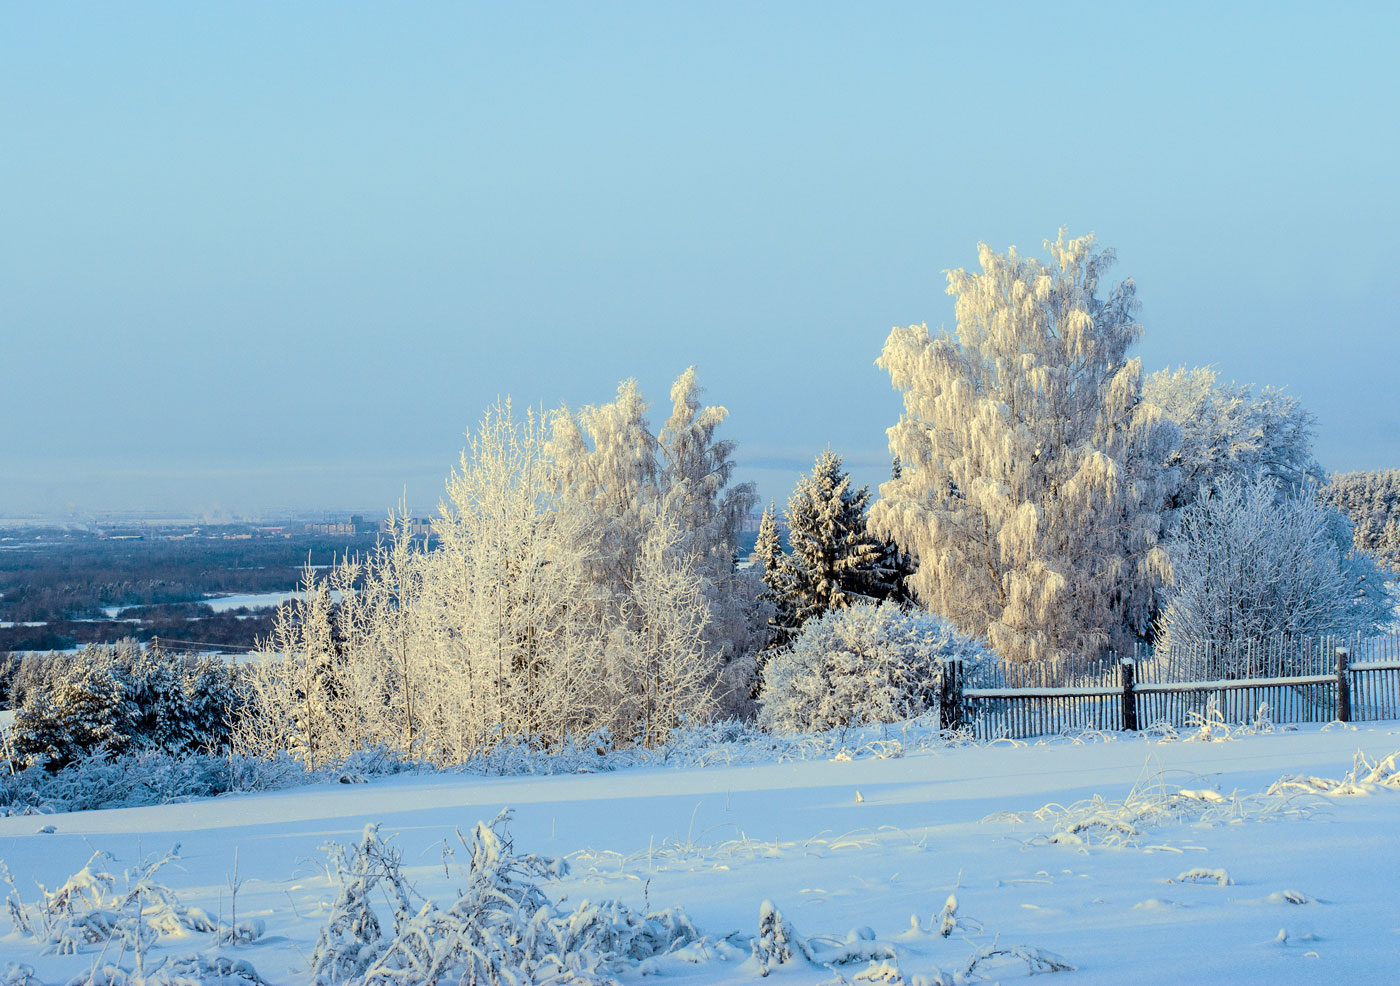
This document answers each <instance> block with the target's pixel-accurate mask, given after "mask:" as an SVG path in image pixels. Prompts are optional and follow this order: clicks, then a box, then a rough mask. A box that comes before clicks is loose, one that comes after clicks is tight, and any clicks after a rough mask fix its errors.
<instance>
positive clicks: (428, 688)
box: [238, 387, 747, 766]
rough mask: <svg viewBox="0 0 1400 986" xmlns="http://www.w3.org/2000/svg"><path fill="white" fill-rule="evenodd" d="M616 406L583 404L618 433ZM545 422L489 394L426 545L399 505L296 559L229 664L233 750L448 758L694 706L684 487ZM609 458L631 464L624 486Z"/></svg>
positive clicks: (699, 696) (709, 669) (704, 591)
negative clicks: (317, 569)
mask: <svg viewBox="0 0 1400 986" xmlns="http://www.w3.org/2000/svg"><path fill="white" fill-rule="evenodd" d="M628 393H629V391H628V389H627V388H625V387H624V390H623V396H624V397H626V396H627V395H628ZM626 403H627V402H626V401H624V402H623V405H625V404H626ZM635 409H636V405H635V404H633V407H632V408H631V409H628V408H627V407H625V406H621V405H620V406H618V407H614V408H611V409H593V410H594V411H597V412H598V413H599V414H602V415H610V414H612V413H613V412H617V413H616V415H615V420H616V421H618V422H621V423H622V424H623V427H621V428H620V429H618V431H621V432H627V431H628V430H629V428H630V427H631V426H629V425H627V424H626V422H628V421H629V420H630V421H632V422H634V423H635V422H637V421H638V420H639V417H638V415H637V414H636V411H635ZM593 420H596V419H593ZM560 425H561V423H560V422H558V421H557V420H556V422H555V427H554V428H553V430H552V434H551V432H550V431H548V430H547V428H546V424H545V422H544V420H543V419H541V418H540V417H538V416H536V415H534V414H528V415H527V416H526V417H525V419H524V420H523V421H522V420H519V419H517V418H516V417H515V416H514V414H513V412H512V410H511V406H510V404H509V403H508V402H507V403H505V404H504V405H499V406H497V407H494V408H492V409H491V410H490V411H488V412H487V414H486V417H485V419H484V420H483V422H482V424H481V426H480V428H479V429H478V430H477V431H476V432H475V433H474V434H473V436H472V437H471V440H470V443H469V447H468V449H467V450H465V451H464V452H463V454H462V459H461V464H460V468H459V469H458V470H457V471H455V472H454V473H453V474H452V476H451V478H450V479H449V480H448V484H447V495H446V498H445V500H444V502H443V504H442V505H441V508H440V511H439V514H440V515H439V517H438V518H437V519H436V521H435V522H434V525H433V530H434V533H435V535H436V542H437V543H436V545H435V546H434V547H433V548H432V549H431V550H428V549H426V548H425V547H424V546H422V545H421V544H418V543H414V542H412V540H411V539H410V538H408V536H407V533H406V532H407V525H406V523H404V522H402V521H400V522H397V523H391V529H392V530H391V537H390V539H389V541H388V542H387V543H386V544H382V545H381V546H380V547H379V548H378V549H377V550H376V551H375V552H374V553H372V554H371V555H369V556H368V557H367V558H365V559H362V560H353V559H347V560H346V561H344V562H342V563H341V564H339V565H337V566H335V567H334V568H333V569H332V571H331V572H330V574H329V576H328V577H326V578H324V579H321V578H317V577H316V575H315V573H309V575H308V580H307V583H306V585H305V586H304V587H303V591H302V593H301V594H300V596H299V598H298V599H296V600H294V601H293V603H292V604H291V605H289V606H288V607H286V608H284V610H283V611H282V612H281V613H280V614H279V617H278V620H277V622H276V624H275V627H274V634H273V637H272V639H271V640H269V641H268V642H267V643H266V644H265V646H264V648H263V651H264V653H263V659H262V660H261V661H260V662H259V665H258V666H257V668H256V669H255V670H254V671H253V672H252V674H251V675H250V676H249V678H250V680H249V683H248V687H247V710H246V713H245V714H244V715H243V716H242V717H241V718H240V720H239V731H238V738H239V745H240V746H241V747H242V748H244V749H247V750H249V751H253V752H269V751H272V750H287V751H290V752H292V753H294V754H295V755H297V756H299V757H301V758H302V759H304V760H305V761H306V762H307V763H308V764H310V765H313V766H316V765H324V764H326V763H328V762H332V761H334V760H336V759H339V758H344V757H347V756H349V755H351V754H353V753H355V752H356V751H358V750H364V749H370V748H377V747H379V748H382V747H389V748H396V749H398V750H400V751H402V752H405V753H410V754H412V755H414V756H419V757H424V758H427V759H431V760H435V761H438V762H461V761H463V760H465V759H467V758H470V757H473V756H476V755H479V754H482V753H485V752H489V751H490V750H492V749H494V748H495V747H496V746H498V745H499V744H501V743H512V744H523V745H528V746H531V747H534V748H552V747H557V746H559V745H560V744H563V743H564V742H565V741H566V740H567V739H568V738H569V737H571V736H572V737H578V738H582V737H586V736H588V735H589V734H591V733H593V732H595V731H597V730H600V729H604V728H606V729H609V730H611V731H612V733H613V735H614V736H617V737H619V738H621V739H622V740H624V741H636V742H641V743H645V744H654V743H657V742H660V741H662V740H664V738H665V737H666V735H667V734H668V733H669V732H670V730H671V729H673V728H674V727H675V725H676V724H677V723H678V722H680V721H681V719H682V718H683V717H685V718H689V719H690V720H692V721H702V720H704V719H706V718H708V717H709V716H710V715H711V714H712V713H713V711H714V707H715V702H714V696H715V694H716V690H717V685H718V684H719V683H720V674H719V667H718V659H717V656H716V648H715V646H714V644H713V642H712V638H711V636H710V634H711V631H712V629H713V620H712V617H711V604H710V601H709V590H710V589H711V587H712V582H711V580H710V579H709V578H708V577H707V575H706V574H705V569H704V564H703V563H704V559H705V557H706V556H704V555H702V552H701V548H700V547H699V546H698V545H700V544H703V543H705V542H704V540H703V538H700V537H697V532H696V527H695V526H694V517H695V515H696V514H695V511H696V507H695V505H694V504H693V503H692V504H689V505H687V504H686V503H685V502H684V500H683V499H681V498H676V499H670V500H668V499H667V498H665V497H664V496H663V495H662V493H661V487H660V486H659V485H657V484H655V483H653V482H652V481H651V479H650V478H649V477H650V473H651V470H650V468H649V467H648V466H647V465H646V461H645V460H646V456H642V457H641V458H640V459H639V458H638V457H636V456H632V455H631V453H629V452H628V451H627V449H626V445H627V441H626V440H622V439H619V440H617V441H614V440H613V439H612V438H611V437H605V438H604V440H603V441H602V442H601V443H598V444H596V445H593V446H591V447H590V446H587V445H584V446H582V452H580V451H579V446H575V447H574V448H573V449H570V448H568V447H567V446H563V450H562V452H561V444H560V441H561V438H562V439H567V437H568V432H567V430H566V429H567V425H568V422H563V423H562V425H563V429H561V427H560ZM599 430H600V434H604V435H611V434H614V433H615V432H614V431H613V430H610V429H607V428H603V427H602V426H600V427H599ZM630 433H631V435H632V437H633V438H636V437H637V435H638V434H639V432H638V431H637V430H635V429H631V432H630ZM584 434H585V431H584V430H582V429H581V430H580V431H579V432H578V436H577V437H578V438H579V439H580V441H582V438H583V435H584ZM595 453H596V454H597V455H598V457H597V458H593V456H594V454H595ZM614 455H616V456H617V457H618V458H614V459H613V460H612V461H611V462H609V461H606V460H607V459H608V458H609V457H611V456H614ZM629 457H630V459H631V465H630V466H629V465H619V463H620V462H621V460H622V459H627V458H629ZM639 463H640V465H639ZM658 471H659V470H658ZM625 475H630V476H633V477H638V476H640V480H639V481H638V482H637V483H636V484H635V485H634V486H633V488H632V489H633V491H634V492H636V494H637V495H636V496H635V497H633V496H631V495H630V494H629V495H627V496H623V495H621V494H622V492H623V489H622V488H623V487H624V486H625V485H626V483H625V481H622V480H619V479H618V477H620V476H625ZM564 477H572V479H571V480H570V481H567V482H566V481H565V480H564ZM677 517H680V518H683V519H684V523H682V522H681V521H678V520H677ZM634 525H636V527H635V529H634ZM745 684H746V685H747V682H745Z"/></svg>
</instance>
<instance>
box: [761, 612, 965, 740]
mask: <svg viewBox="0 0 1400 986" xmlns="http://www.w3.org/2000/svg"><path fill="white" fill-rule="evenodd" d="M985 657H986V652H985V650H984V649H983V648H982V646H981V645H980V644H978V643H977V642H976V641H975V640H973V639H972V638H970V637H968V636H967V635H966V634H963V633H959V632H958V631H957V630H955V629H953V628H952V627H951V626H950V625H949V624H948V622H947V621H946V620H944V619H942V618H941V617H938V616H935V615H934V614H932V613H928V612H924V611H921V610H912V611H905V610H902V609H900V607H899V606H897V605H895V604H894V603H889V602H885V603H880V604H879V605H871V604H870V603H858V604H856V605H854V606H850V607H848V608H846V609H840V610H832V611H831V612H829V613H827V614H826V615H825V616H822V617H819V618H818V619H815V620H811V621H809V622H808V623H807V624H806V625H805V626H804V627H803V628H802V632H801V633H799V634H798V635H797V637H796V638H795V639H794V640H793V642H792V645H791V646H790V647H788V648H786V649H784V650H780V651H778V652H777V653H776V654H774V656H773V657H772V658H770V659H769V661H768V663H767V664H766V665H765V666H764V671H763V690H762V692H761V693H760V695H759V703H760V706H761V708H760V711H759V717H758V723H759V726H760V727H761V728H764V729H768V730H772V731H773V732H778V733H800V732H814V731H818V730H825V729H834V728H839V727H849V726H859V725H864V724H867V723H881V722H884V723H888V722H896V721H899V720H901V719H911V718H914V717H915V716H919V715H922V714H923V713H925V712H927V711H929V710H931V709H932V708H934V707H936V702H937V695H938V687H939V684H940V682H941V681H942V679H943V675H944V674H945V671H946V666H947V664H948V663H949V662H951V661H959V662H961V663H962V665H963V669H964V673H965V674H973V675H975V673H976V669H977V665H978V664H979V663H980V662H981V661H982V660H983V659H984V658H985Z"/></svg>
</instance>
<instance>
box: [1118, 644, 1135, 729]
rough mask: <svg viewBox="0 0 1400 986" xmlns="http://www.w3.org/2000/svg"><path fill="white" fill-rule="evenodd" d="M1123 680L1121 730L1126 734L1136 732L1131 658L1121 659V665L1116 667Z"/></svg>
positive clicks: (1133, 668)
mask: <svg viewBox="0 0 1400 986" xmlns="http://www.w3.org/2000/svg"><path fill="white" fill-rule="evenodd" d="M1118 670H1119V673H1120V674H1121V675H1122V678H1123V729H1124V730H1125V731H1127V732H1133V733H1135V732H1137V728H1138V717H1137V691H1136V690H1135V689H1134V687H1133V684H1134V683H1133V678H1134V670H1135V667H1134V664H1133V659H1132V658H1131V657H1125V658H1123V663H1122V664H1120V665H1119V667H1118Z"/></svg>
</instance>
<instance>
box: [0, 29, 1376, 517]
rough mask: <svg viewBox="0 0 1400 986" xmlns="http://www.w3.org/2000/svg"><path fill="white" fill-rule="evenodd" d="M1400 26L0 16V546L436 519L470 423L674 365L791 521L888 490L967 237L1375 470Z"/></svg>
mask: <svg viewBox="0 0 1400 986" xmlns="http://www.w3.org/2000/svg"><path fill="white" fill-rule="evenodd" d="M1397 37H1400V6H1397V5H1394V4H1389V3H1376V4H1372V5H1367V4H1332V5H1326V9H1323V5H1320V4H1307V5H1302V4H1298V5H1295V4H1286V3H1270V4H1262V3H1261V4H1256V5H1221V4H1215V3H1211V4H1189V3H1187V4H1172V5H1138V4H1131V5H1130V4H1108V3H1104V4H1097V5H1084V4H1075V3H1063V2H1057V3H1055V4H1029V3H1026V4H1020V3H1009V4H995V5H986V4H959V5H948V4H935V3H911V4H870V5H867V4H859V5H857V4H846V5H823V4H816V3H792V4H781V3H775V4H765V5H762V6H759V5H751V4H742V3H735V4H725V3H703V4H698V3H697V4H642V3H626V4H623V3H607V2H595V3H588V4H552V3H551V4H533V3H512V4H469V3H443V4H428V3H417V4H395V5H388V4H354V3H326V4H316V3H299V4H281V3H255V2H248V3H239V4H227V5H208V4H188V3H170V4H141V3H133V4H122V5H110V4H95V3H94V4H82V3H65V4H13V5H6V6H4V8H3V9H0V133H3V134H4V135H5V136H4V139H3V140H0V223H3V235H0V517H14V516H29V515H35V516H37V515H43V516H46V517H50V518H55V519H57V518H63V517H71V518H81V517H82V516H85V515H90V514H93V513H100V512H104V511H124V510H146V511H156V512H161V511H164V512H168V513H172V514H181V515H183V514H189V515H194V516H230V515H257V514H266V513H273V512H277V511H280V510H291V509H295V510H310V509H326V510H340V509H360V510H368V511H373V512H382V511H384V510H387V509H388V508H389V507H390V506H391V505H393V504H394V503H395V502H396V501H397V500H398V499H399V498H400V496H403V495H406V496H407V500H408V505H409V506H410V508H411V509H413V510H414V511H415V512H416V513H418V514H420V515H421V514H424V513H431V512H432V511H433V509H434V508H435V506H436V504H437V502H438V500H439V498H440V497H441V493H442V488H443V482H444V480H445V478H446V476H447V474H448V472H449V470H450V469H451V467H452V466H453V465H454V464H455V463H456V462H457V461H458V454H459V452H460V450H461V448H462V446H463V445H464V443H465V436H466V433H467V432H468V431H469V430H470V429H471V428H472V427H473V426H474V425H475V424H476V423H477V422H478V421H479V420H480V417H481V414H482V411H483V410H484V409H485V407H486V406H487V405H489V404H490V403H492V402H493V401H494V400H496V398H497V397H498V396H504V395H511V396H512V397H513V399H514V401H515V402H516V403H517V405H520V404H525V405H543V406H545V407H555V406H558V405H560V404H565V403H566V404H568V405H570V406H572V407H581V406H583V405H586V404H590V403H599V402H603V401H606V400H609V399H610V398H611V397H612V396H613V394H614V392H615V389H616V386H617V383H618V382H619V381H620V380H622V379H624V378H627V377H635V378H637V379H638V381H639V382H640V384H641V387H642V390H643V393H645V394H646V395H647V397H648V398H649V399H650V400H651V401H652V402H653V406H654V413H653V421H654V423H655V424H657V425H658V426H659V424H660V422H661V421H663V420H664V419H665V416H666V412H667V407H668V400H667V391H668V389H669V386H670V382H671V381H672V380H673V379H674V378H675V377H676V376H678V375H679V374H680V373H681V372H682V371H683V370H684V369H685V368H686V367H687V366H689V365H691V364H696V365H697V366H698V367H699V376H700V380H701V382H702V383H703V385H704V386H705V387H706V391H707V392H706V398H707V399H708V400H710V401H713V402H715V403H718V404H722V405H724V406H726V407H727V408H728V409H729V411H730V418H729V421H728V422H727V423H726V425H725V433H726V434H727V435H728V436H729V437H730V438H733V439H735V440H736V441H737V442H738V452H737V459H738V462H739V469H740V478H742V479H751V480H754V481H755V482H757V483H758V485H759V491H760V494H761V496H762V497H763V499H764V500H765V501H767V500H768V499H770V498H771V499H776V500H777V501H778V502H779V503H780V504H781V503H782V502H783V501H784V500H785V499H786V497H787V495H788V493H789V492H790V491H791V488H792V485H793V482H794V481H795V479H796V478H797V476H798V475H799V474H800V473H802V472H805V471H807V470H808V469H810V467H811V463H812V460H813V458H814V457H815V456H816V455H817V454H818V453H820V452H821V451H822V450H823V449H825V448H827V447H828V446H829V447H831V448H832V449H834V450H836V451H838V452H840V453H842V454H843V455H844V456H845V457H846V461H847V464H848V465H849V466H850V467H851V469H852V472H853V473H854V474H855V476H856V478H857V479H858V480H859V481H861V482H869V483H871V484H872V485H873V484H878V483H879V482H880V481H881V480H882V479H883V478H885V476H886V475H887V472H888V463H889V454H888V451H887V447H886V443H885V429H886V428H888V427H889V426H890V425H892V424H894V423H895V421H896V420H897V419H898V416H899V410H900V401H899V395H898V394H897V393H895V392H894V391H892V390H891V388H890V385H889V378H888V376H887V375H885V374H884V373H883V372H882V371H880V370H879V369H878V368H876V367H875V365H874V361H875V359H876V357H877V356H878V355H879V352H880V349H881V346H882V345H883V342H884V339H885V337H886V336H887V335H888V333H889V330H890V328H891V327H892V326H895V325H905V324H911V323H920V322H927V323H928V324H929V326H930V327H931V328H935V329H937V328H939V327H942V326H947V327H949V328H951V327H952V326H953V299H952V298H950V297H948V296H947V295H946V294H945V292H944V288H945V286H946V278H945V276H944V273H943V272H944V271H945V270H947V269H949V268H955V267H964V266H966V267H972V266H974V265H975V264H976V258H977V244H978V242H979V241H985V242H987V243H988V244H990V245H991V246H992V247H994V248H995V249H997V250H1005V249H1006V248H1007V247H1008V246H1010V245H1012V244H1015V245H1017V246H1018V247H1020V248H1021V250H1022V251H1023V252H1032V253H1042V252H1043V250H1042V241H1043V240H1044V239H1046V238H1053V237H1054V236H1055V233H1056V231H1057V230H1058V229H1059V228H1060V227H1062V226H1063V227H1067V228H1068V229H1069V231H1070V232H1071V233H1072V234H1075V235H1078V234H1082V233H1087V232H1093V233H1095V234H1096V236H1097V237H1098V240H1099V242H1100V243H1101V244H1103V245H1105V246H1112V247H1114V248H1116V250H1117V253H1118V258H1119V263H1118V266H1117V267H1116V268H1115V270H1114V274H1115V275H1116V276H1117V277H1131V278H1133V279H1134V281H1135V282H1136V284H1137V289H1138V297H1139V298H1140V300H1141V301H1142V310H1141V312H1140V318H1141V321H1142V323H1143V324H1144V326H1145V333H1144V337H1143V340H1142V342H1141V344H1140V345H1139V346H1138V347H1137V349H1136V351H1135V353H1136V355H1138V356H1140V357H1141V358H1142V360H1143V364H1144V366H1145V368H1146V369H1148V370H1153V369H1158V368H1161V367H1166V366H1175V365H1179V364H1187V365H1205V364H1210V365H1214V366H1216V367H1217V368H1218V370H1219V372H1220V375H1221V376H1222V377H1223V378H1225V379H1226V380H1230V379H1233V380H1236V381H1238V382H1241V383H1247V382H1254V383H1258V384H1261V385H1262V384H1273V385H1278V386H1283V387H1286V388H1287V390H1288V391H1289V392H1290V393H1293V394H1294V395H1296V396H1297V397H1298V398H1300V399H1301V400H1302V402H1303V403H1304V404H1305V405H1306V406H1307V407H1308V408H1310V409H1311V410H1312V411H1313V412H1314V413H1315V414H1316V416H1317V419H1318V434H1317V443H1316V452H1317V455H1318V457H1319V459H1320V460H1321V462H1322V464H1323V465H1324V466H1325V467H1327V468H1328V469H1330V470H1338V471H1340V470H1352V469H1371V468H1393V467H1397V466H1400V400H1397V397H1396V390H1395V377H1396V368H1397V367H1398V366H1400V332H1397V328H1400V326H1397V324H1396V321H1397V320H1396V315H1395V307H1394V290H1393V289H1394V287H1395V285H1396V282H1397V278H1396V275H1395V273H1394V270H1395V267H1394V259H1393V255H1392V249H1393V246H1394V243H1395V237H1396V228H1397V219H1400V183H1397V179H1396V176H1397V174H1400V167H1397V165H1400V127H1397V126H1396V123H1395V120H1396V119H1397V117H1400V61H1397V59H1396V57H1395V39H1396V38H1397Z"/></svg>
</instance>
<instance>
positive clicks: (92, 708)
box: [6, 640, 237, 770]
mask: <svg viewBox="0 0 1400 986" xmlns="http://www.w3.org/2000/svg"><path fill="white" fill-rule="evenodd" d="M236 674H237V669H235V668H234V667H232V666H230V665H228V664H226V663H225V662H223V661H220V660H216V659H212V658H193V657H189V656H187V655H178V654H170V653H166V652H164V651H161V650H159V649H150V650H143V649H142V647H141V646H140V645H139V644H138V643H136V642H135V641H134V640H128V641H123V642H122V643H120V644H117V645H116V646H112V647H100V646H92V647H85V648H84V649H83V650H81V651H79V652H77V653H76V654H50V655H48V656H46V657H42V658H40V659H39V660H37V661H36V662H34V664H33V665H32V668H31V669H30V671H29V673H28V674H27V676H26V679H25V680H24V681H23V682H22V684H23V689H22V695H23V700H22V702H21V704H20V705H19V707H18V709H17V713H16V716H15V721H14V725H13V727H12V728H11V730H10V732H9V739H8V743H7V745H6V752H7V753H9V754H11V757H12V759H13V760H14V762H15V763H14V766H16V767H24V766H27V765H32V764H38V763H42V764H44V765H45V766H47V767H48V768H49V769H50V770H57V769H60V768H62V767H65V766H67V765H69V764H72V763H77V762H78V761H80V760H83V759H85V758H88V757H90V756H91V755H92V754H93V753H95V752H97V751H99V750H102V751H105V752H107V753H111V754H123V753H128V752H130V753H136V752H138V751H142V750H150V749H160V750H166V751H169V752H173V753H195V752H209V751H217V750H220V749H222V748H224V747H226V746H227V745H228V742H229V727H228V723H229V721H230V720H231V719H232V717H233V715H234V714H235V710H236V706H237V695H236V690H235V687H234V679H235V676H236Z"/></svg>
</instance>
